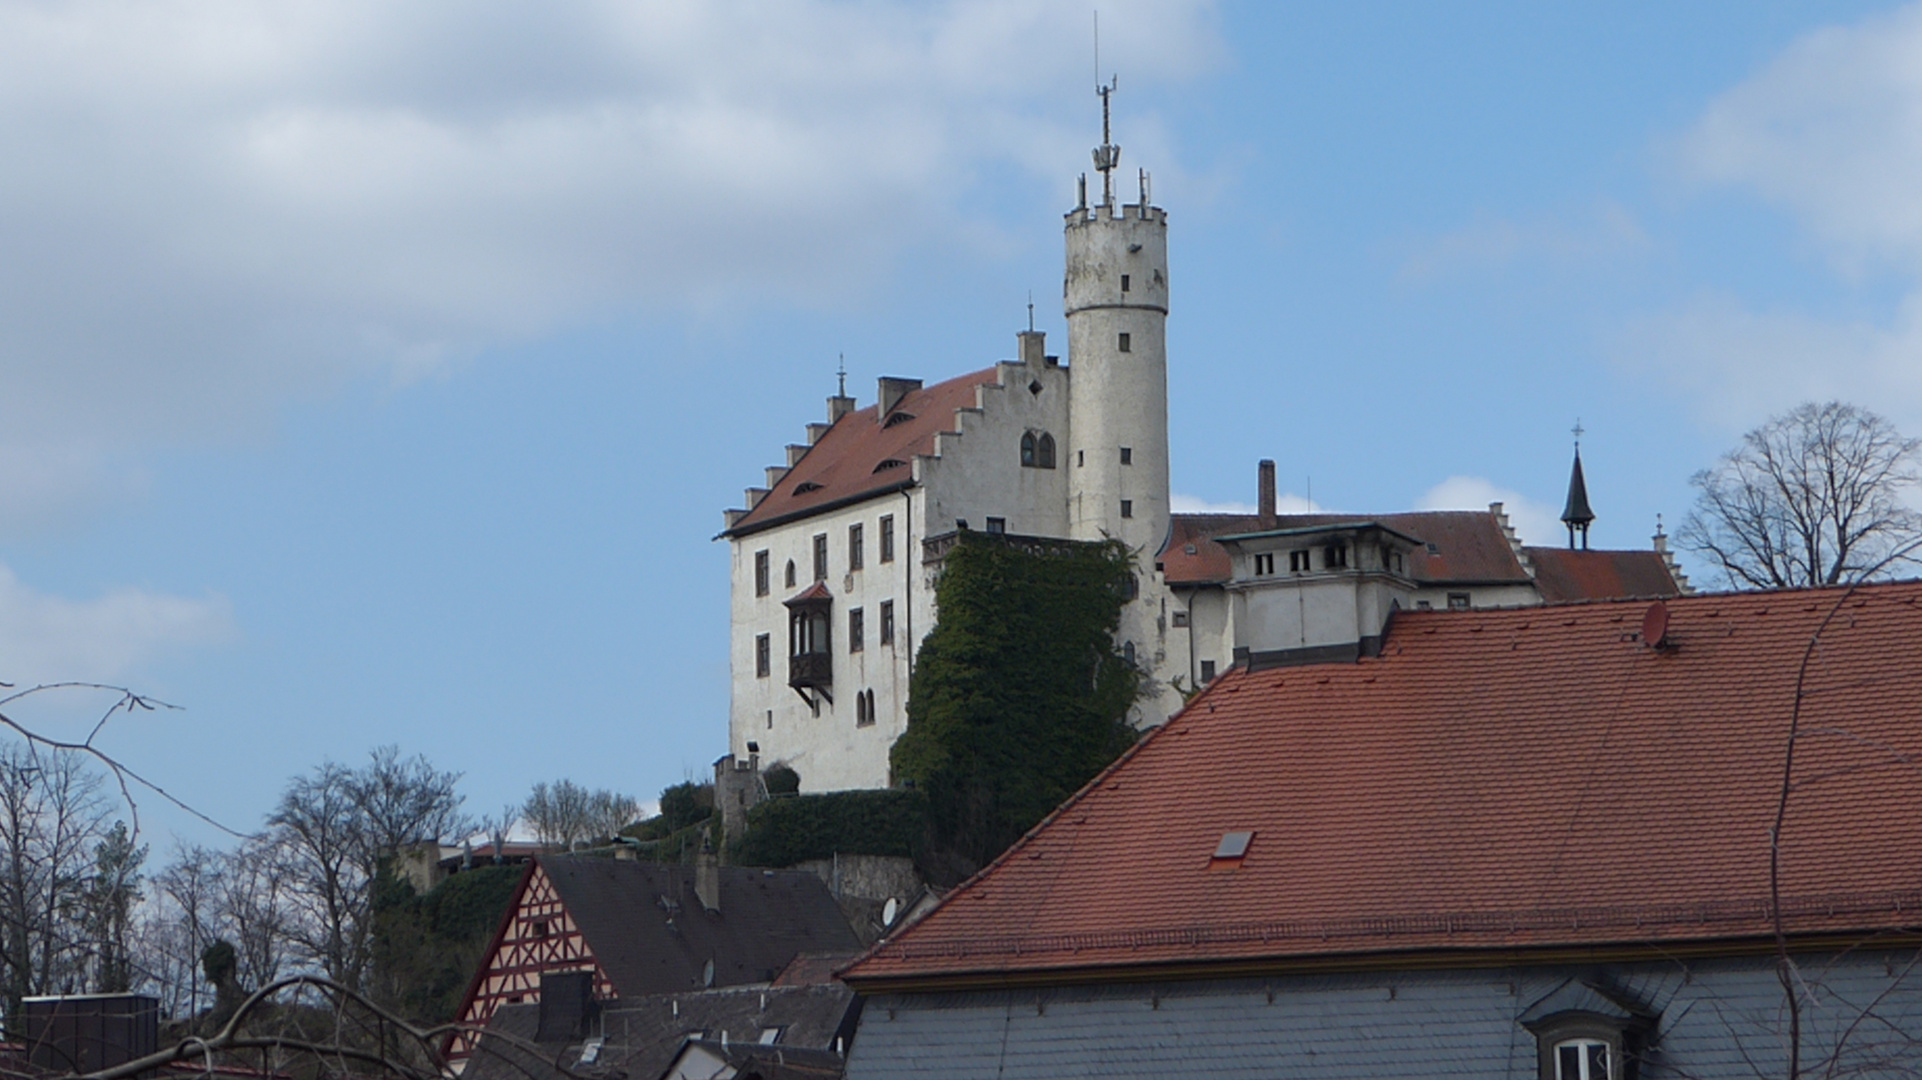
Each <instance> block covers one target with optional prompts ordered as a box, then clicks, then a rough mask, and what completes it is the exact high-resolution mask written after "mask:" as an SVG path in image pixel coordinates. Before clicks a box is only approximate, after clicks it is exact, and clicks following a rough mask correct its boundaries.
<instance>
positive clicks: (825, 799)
mask: <svg viewBox="0 0 1922 1080" xmlns="http://www.w3.org/2000/svg"><path fill="white" fill-rule="evenodd" d="M926 831H927V800H926V799H925V798H923V797H922V796H921V794H920V793H919V792H914V791H836V792H830V793H828V794H824V795H797V796H795V797H794V798H791V799H773V800H770V801H768V802H764V803H762V804H760V805H759V806H756V807H755V808H754V809H752V810H750V811H748V815H747V831H746V832H745V833H743V834H742V835H741V836H740V838H739V839H737V840H735V841H734V843H733V845H732V846H731V847H730V848H729V849H728V857H729V860H730V861H731V862H733V863H735V864H736V865H739V866H775V867H779V866H793V865H794V864H795V863H798V862H801V861H802V860H804V859H826V858H831V857H832V856H834V855H835V854H837V853H838V854H842V855H899V856H913V855H914V854H915V852H916V849H917V848H918V847H919V846H920V844H921V839H922V836H923V835H924V834H925V833H926Z"/></svg>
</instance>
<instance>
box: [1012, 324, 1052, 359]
mask: <svg viewBox="0 0 1922 1080" xmlns="http://www.w3.org/2000/svg"><path fill="white" fill-rule="evenodd" d="M1015 337H1016V338H1017V339H1018V340H1019V341H1020V342H1021V362H1022V363H1024V364H1026V365H1028V366H1029V367H1033V368H1038V367H1042V366H1045V365H1046V364H1047V362H1048V335H1047V333H1046V332H1045V331H1042V330H1023V331H1021V332H1020V333H1018V334H1016V335H1015Z"/></svg>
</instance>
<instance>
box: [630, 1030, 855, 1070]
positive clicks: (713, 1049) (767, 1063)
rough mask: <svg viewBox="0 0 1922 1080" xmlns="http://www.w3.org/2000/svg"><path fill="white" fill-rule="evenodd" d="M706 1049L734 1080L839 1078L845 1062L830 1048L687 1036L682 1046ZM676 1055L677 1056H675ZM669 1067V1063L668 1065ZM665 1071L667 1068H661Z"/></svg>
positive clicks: (686, 1048)
mask: <svg viewBox="0 0 1922 1080" xmlns="http://www.w3.org/2000/svg"><path fill="white" fill-rule="evenodd" d="M695 1049H699V1050H705V1051H707V1052H708V1053H710V1054H713V1055H714V1056H715V1057H717V1058H720V1059H721V1060H722V1061H725V1062H727V1064H728V1067H729V1068H731V1069H733V1070H734V1080H839V1078H840V1076H841V1073H842V1071H843V1069H844V1068H845V1066H846V1064H847V1062H846V1060H845V1059H844V1058H842V1057H841V1055H839V1054H837V1053H835V1052H833V1051H832V1050H803V1049H799V1048H795V1047H787V1046H762V1045H760V1044H758V1043H726V1044H722V1043H718V1042H715V1041H714V1040H712V1039H690V1040H688V1042H687V1045H686V1046H684V1047H683V1048H682V1050H683V1052H685V1051H687V1050H695ZM676 1056H677V1057H678V1056H679V1055H676ZM669 1067H670V1068H672V1067H673V1066H672V1064H670V1065H669ZM662 1072H663V1074H665V1072H666V1070H662Z"/></svg>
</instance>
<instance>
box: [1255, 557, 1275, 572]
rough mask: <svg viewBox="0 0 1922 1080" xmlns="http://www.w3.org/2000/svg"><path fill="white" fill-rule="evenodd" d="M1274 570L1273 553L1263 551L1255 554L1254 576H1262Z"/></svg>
mask: <svg viewBox="0 0 1922 1080" xmlns="http://www.w3.org/2000/svg"><path fill="white" fill-rule="evenodd" d="M1274 572H1275V553H1274V552H1272V551H1263V552H1260V553H1258V554H1256V555H1255V576H1257V577H1262V576H1265V575H1268V574H1272V573H1274Z"/></svg>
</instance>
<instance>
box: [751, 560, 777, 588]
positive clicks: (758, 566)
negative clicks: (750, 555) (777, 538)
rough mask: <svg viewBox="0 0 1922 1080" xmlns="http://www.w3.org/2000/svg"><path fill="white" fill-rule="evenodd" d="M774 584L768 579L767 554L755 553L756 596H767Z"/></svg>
mask: <svg viewBox="0 0 1922 1080" xmlns="http://www.w3.org/2000/svg"><path fill="white" fill-rule="evenodd" d="M772 584H773V582H772V581H770V580H769V578H768V561H767V552H765V551H757V552H755V553H754V595H756V596H766V595H767V593H768V586H770V585H772Z"/></svg>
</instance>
